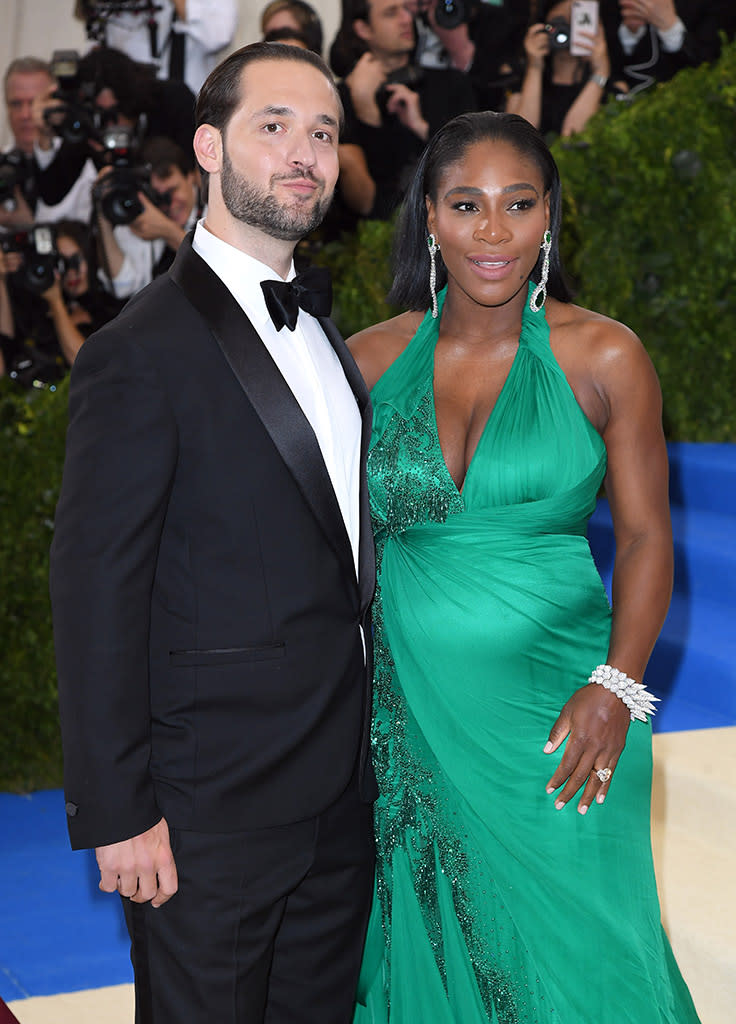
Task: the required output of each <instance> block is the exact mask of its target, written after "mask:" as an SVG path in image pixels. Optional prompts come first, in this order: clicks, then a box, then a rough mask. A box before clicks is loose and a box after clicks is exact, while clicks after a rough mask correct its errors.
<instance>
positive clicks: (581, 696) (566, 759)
mask: <svg viewBox="0 0 736 1024" xmlns="http://www.w3.org/2000/svg"><path fill="white" fill-rule="evenodd" d="M630 721H631V715H630V712H629V709H628V708H627V707H626V705H625V704H624V702H623V701H622V700H620V699H619V698H618V697H616V696H615V694H613V693H611V692H610V691H608V690H606V689H605V688H604V687H603V686H599V685H598V684H597V683H589V684H588V685H587V686H583V687H582V688H581V689H580V690H576V691H575V693H573V695H572V697H571V698H570V699H569V700H568V702H567V703H566V704H565V706H564V707H563V709H562V711H561V712H560V714H559V717H558V719H557V721H556V722H555V724H554V725H553V726H552V729H551V731H550V734H549V740H548V742H547V745H546V746H545V748H544V752H545V754H552V753H554V751H555V750H557V749H558V747H559V746H560V745H561V744H562V743H563V741H564V740H565V739H567V744H566V746H565V752H564V754H563V755H562V760H561V761H560V763H559V765H558V767H557V770H556V771H555V772H554V774H553V775H552V777H551V779H550V780H549V782H548V783H547V792H548V793H554V791H555V790H556V789H559V787H560V786H563V787H564V788H563V789H562V792H561V793H559V794H558V796H557V799H556V800H555V807H556V808H557V810H561V809H562V808H563V807H564V806H565V804H566V803H567V802H568V800H570V799H572V797H573V796H574V795H575V794H576V793H577V792H578V791H579V790H580V788H581V787H584V789H583V793H582V796H581V798H580V802H579V803H578V811H579V812H580V814H585V812H586V811H587V810H588V808H589V807H590V805H591V803H592V802H593V800H596V801H597V802H598V803H599V804H601V803H603V801H604V800H605V798H606V794H607V793H608V787H609V785H610V782H611V779H612V778H613V775H612V776H611V779H609V780H608V781H607V782H601V780H600V779H599V778H598V776H597V775H596V774H595V772H597V771H599V770H600V769H601V768H610V769H611V772H612V773H613V772H614V771H615V768H616V764H617V763H618V759H619V757H620V756H621V751H622V750H623V749H624V744H625V743H626V733H627V732H628V728H629V722H630Z"/></svg>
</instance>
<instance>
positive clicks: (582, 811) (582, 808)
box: [578, 804, 588, 814]
mask: <svg viewBox="0 0 736 1024" xmlns="http://www.w3.org/2000/svg"><path fill="white" fill-rule="evenodd" d="M587 813H588V805H587V804H582V805H581V806H580V807H578V814H587Z"/></svg>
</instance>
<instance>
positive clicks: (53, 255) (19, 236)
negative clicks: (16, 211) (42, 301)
mask: <svg viewBox="0 0 736 1024" xmlns="http://www.w3.org/2000/svg"><path fill="white" fill-rule="evenodd" d="M0 252H6V253H7V252H17V253H20V254H21V255H22V257H23V265H22V266H21V267H20V269H19V270H18V271H17V277H16V280H17V281H18V284H19V285H20V286H21V287H23V288H25V289H26V291H29V292H32V293H33V294H34V295H41V294H42V293H43V292H45V291H46V290H47V289H48V288H50V287H51V285H52V284H53V283H54V277H55V274H56V271H60V270H61V269H62V267H61V265H60V263H59V254H58V252H57V250H56V234H55V231H54V228H53V225H51V224H33V225H31V226H30V227H27V228H18V229H16V230H3V229H0Z"/></svg>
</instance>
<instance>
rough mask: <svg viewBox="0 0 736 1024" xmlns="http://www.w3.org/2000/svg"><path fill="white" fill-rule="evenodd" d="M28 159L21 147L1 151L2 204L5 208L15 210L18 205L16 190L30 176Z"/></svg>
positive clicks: (0, 186)
mask: <svg viewBox="0 0 736 1024" xmlns="http://www.w3.org/2000/svg"><path fill="white" fill-rule="evenodd" d="M26 168H27V165H26V160H25V157H24V155H23V153H22V152H21V150H19V149H11V150H10V152H9V153H0V206H2V208H3V209H4V210H14V209H15V207H16V206H17V203H16V201H15V190H16V188H18V187H20V189H21V191H22V189H23V184H24V183H25V180H26V178H27V176H28V171H27V169H26Z"/></svg>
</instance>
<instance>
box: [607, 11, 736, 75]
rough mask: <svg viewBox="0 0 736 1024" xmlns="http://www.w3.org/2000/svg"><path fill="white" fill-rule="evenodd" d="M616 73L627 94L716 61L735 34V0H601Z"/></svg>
mask: <svg viewBox="0 0 736 1024" xmlns="http://www.w3.org/2000/svg"><path fill="white" fill-rule="evenodd" d="M600 6H601V19H602V21H603V27H604V31H605V33H606V38H607V40H608V46H609V49H610V52H611V62H612V64H613V67H614V76H615V77H616V79H617V80H620V81H621V82H622V83H623V87H624V88H625V89H627V90H628V91H629V93H630V94H632V95H633V94H634V93H637V92H640V91H641V90H642V89H646V88H648V87H649V86H650V85H652V84H653V83H655V82H666V81H668V80H669V79H670V78H672V76H673V75H675V74H676V73H677V72H678V71H680V70H681V69H682V68H687V67H697V65H698V64H702V63H703V62H704V61H714V60H716V59H717V58H718V55H719V54H720V52H721V33H722V32H723V33H725V35H726V37H727V38H728V39H733V38H734V35H736V4H735V3H734V0H601V5H600Z"/></svg>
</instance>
